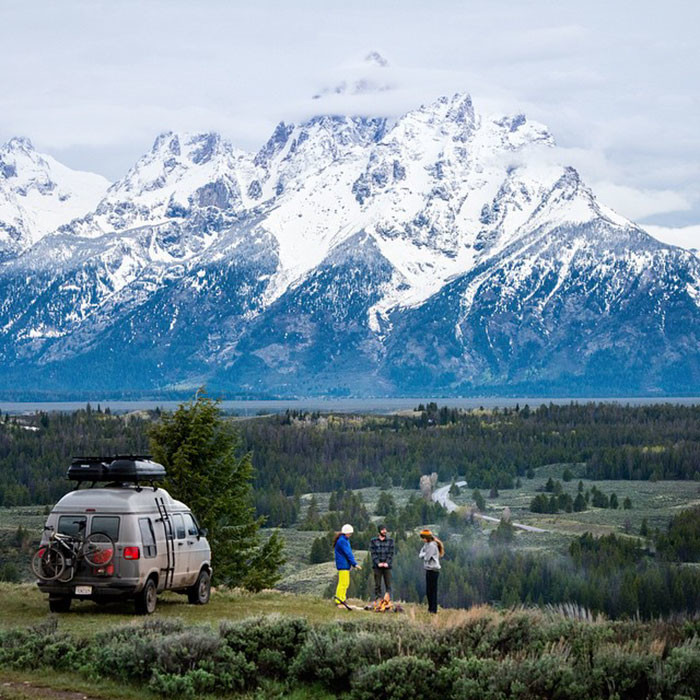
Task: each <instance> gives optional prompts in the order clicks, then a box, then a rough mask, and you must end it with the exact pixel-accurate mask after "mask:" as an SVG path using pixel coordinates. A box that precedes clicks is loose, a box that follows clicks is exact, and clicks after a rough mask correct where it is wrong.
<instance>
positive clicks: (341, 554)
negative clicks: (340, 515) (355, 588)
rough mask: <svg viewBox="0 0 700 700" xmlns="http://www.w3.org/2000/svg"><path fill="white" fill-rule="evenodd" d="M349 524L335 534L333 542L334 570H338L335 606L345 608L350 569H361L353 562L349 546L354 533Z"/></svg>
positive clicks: (353, 557)
mask: <svg viewBox="0 0 700 700" xmlns="http://www.w3.org/2000/svg"><path fill="white" fill-rule="evenodd" d="M354 531H355V530H354V528H353V526H352V525H350V524H345V525H343V527H342V528H340V532H338V533H336V535H335V540H334V541H333V549H334V550H335V568H336V569H337V570H338V585H337V587H336V589H335V604H336V606H337V607H339V608H341V607H343V608H347V607H348V604H347V603H346V601H345V598H346V595H347V592H348V586H349V585H350V569H361V568H362V567H361V566H360V565H359V564H358V563H357V562H356V561H355V556H354V555H353V553H352V547H351V546H350V535H352V533H353V532H354Z"/></svg>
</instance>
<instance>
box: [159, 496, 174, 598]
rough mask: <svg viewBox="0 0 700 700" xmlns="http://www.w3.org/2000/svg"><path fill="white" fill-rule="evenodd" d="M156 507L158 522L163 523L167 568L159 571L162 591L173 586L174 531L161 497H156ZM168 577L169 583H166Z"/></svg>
mask: <svg viewBox="0 0 700 700" xmlns="http://www.w3.org/2000/svg"><path fill="white" fill-rule="evenodd" d="M155 500H156V507H157V508H158V514H159V515H160V521H161V522H162V523H163V532H164V533H165V554H166V563H167V566H166V567H165V568H164V569H161V571H163V572H165V580H164V585H163V590H165V589H167V588H168V586H169V585H170V586H172V585H173V577H174V576H175V530H174V528H173V522H172V519H171V518H170V514H169V513H168V509H167V508H166V506H165V499H164V498H163V497H162V496H156V499H155ZM168 576H169V577H170V583H168Z"/></svg>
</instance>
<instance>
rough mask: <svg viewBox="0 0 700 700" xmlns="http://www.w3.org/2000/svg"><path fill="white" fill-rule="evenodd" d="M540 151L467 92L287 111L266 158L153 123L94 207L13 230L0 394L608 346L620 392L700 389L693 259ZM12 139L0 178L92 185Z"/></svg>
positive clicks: (462, 374)
mask: <svg viewBox="0 0 700 700" xmlns="http://www.w3.org/2000/svg"><path fill="white" fill-rule="evenodd" d="M11 143H12V142H11ZM553 145H554V140H553V138H552V136H551V134H550V133H549V132H548V130H547V129H546V127H544V126H543V125H541V124H538V123H536V122H532V121H529V120H528V119H527V118H526V117H525V116H524V115H521V114H519V115H514V116H503V115H496V116H489V115H482V114H479V113H478V112H477V111H476V110H475V109H474V106H473V104H472V101H471V98H470V97H469V95H466V94H455V95H453V96H452V97H443V98H440V99H438V100H436V101H435V102H433V103H432V104H429V105H424V106H422V107H420V108H418V109H416V110H413V111H411V112H408V113H407V114H405V115H404V116H402V117H400V118H398V119H396V120H395V121H394V122H393V123H389V122H388V121H387V120H385V119H381V118H367V117H360V116H339V115H320V116H317V117H313V118H311V119H309V120H307V121H306V122H303V123H300V124H286V123H284V122H281V123H280V124H279V125H278V126H277V127H276V129H275V130H274V133H273V134H272V136H271V137H270V139H269V140H268V141H267V143H266V144H264V145H263V147H262V148H261V149H260V150H259V151H258V153H257V154H250V153H245V152H243V151H241V150H239V149H236V148H235V147H234V146H233V145H232V144H230V143H229V142H228V141H226V140H225V139H223V138H222V137H221V136H219V135H218V134H213V133H202V134H176V133H172V132H165V133H163V134H161V135H160V136H159V137H158V138H157V139H156V141H155V143H154V145H153V147H152V149H151V150H150V151H149V152H148V153H146V154H145V155H144V156H143V157H142V158H140V159H139V160H138V161H137V163H136V164H135V165H134V166H133V167H132V168H131V169H130V170H129V172H128V173H127V174H126V175H125V176H124V177H123V178H122V179H120V180H119V181H117V182H115V183H113V184H112V185H111V186H109V188H106V187H104V185H105V183H104V182H101V186H102V187H103V189H102V191H101V192H100V193H99V196H98V197H97V198H96V199H97V200H99V201H94V203H93V206H92V209H90V210H89V211H81V212H80V215H79V216H74V217H72V218H70V220H68V217H66V218H65V219H63V220H61V217H63V216H65V214H64V212H63V210H62V211H61V217H59V218H58V219H56V220H57V221H58V225H57V226H55V227H54V228H53V229H52V230H48V229H47V228H46V226H44V228H41V227H35V228H34V229H31V231H30V229H26V232H25V233H23V237H22V238H21V241H20V237H19V236H15V237H14V238H12V241H13V242H14V243H13V246H14V247H13V246H6V250H7V251H8V252H6V254H5V261H4V262H3V263H0V289H2V291H3V292H4V297H3V298H1V299H0V356H2V358H3V360H4V362H5V365H6V367H7V368H9V369H8V370H7V372H6V374H5V377H4V378H3V377H2V376H0V390H2V385H3V380H4V382H5V383H6V384H7V385H8V386H9V385H10V382H11V381H12V379H13V377H16V376H20V375H21V376H23V377H26V376H34V377H36V378H37V381H39V379H38V378H41V381H42V382H43V381H45V380H46V377H47V376H52V377H57V376H58V375H57V374H56V373H57V372H58V368H61V372H64V373H65V377H61V378H59V379H52V380H51V381H50V382H49V385H51V386H55V387H56V391H65V390H66V387H67V386H69V385H70V386H71V387H74V386H75V385H76V382H78V383H79V384H80V383H81V382H88V381H89V380H90V378H92V381H94V382H97V384H98V385H100V386H104V387H105V388H109V387H111V388H113V389H114V390H124V389H125V387H128V388H129V390H133V391H142V390H146V389H158V390H167V391H174V390H176V389H178V388H184V387H187V386H195V385H197V383H201V382H203V381H209V382H210V383H213V385H214V386H219V387H221V388H222V389H227V390H230V391H234V392H243V393H248V394H261V395H267V394H271V395H278V394H290V393H291V394H298V393H328V392H330V393H337V392H340V393H343V392H346V391H353V392H356V393H358V394H370V393H380V394H397V393H398V394H400V393H406V392H409V393H410V392H412V391H422V392H426V391H427V392H432V391H440V392H442V393H453V392H460V391H461V392H470V391H477V390H480V391H483V390H488V391H504V390H506V389H507V387H513V386H522V387H526V388H528V390H535V391H538V390H540V389H542V390H544V387H552V390H557V391H558V390H560V389H558V388H557V387H559V386H560V385H561V386H567V385H572V386H574V385H575V386H580V387H581V390H582V391H583V390H584V389H585V388H586V387H590V388H589V389H588V390H589V391H596V390H597V389H596V387H601V386H609V384H610V382H609V377H607V375H606V372H607V371H608V369H609V367H611V366H613V365H614V364H615V362H618V361H619V362H621V363H622V364H623V365H625V364H626V366H627V368H628V371H629V372H630V377H631V379H630V382H628V385H629V386H626V391H628V392H629V391H651V392H664V391H667V390H668V387H670V386H672V385H674V384H673V383H674V382H676V381H680V380H679V378H680V376H681V375H684V374H686V375H687V373H688V371H689V369H688V368H690V374H691V376H692V377H695V376H696V375H695V374H693V372H696V370H697V371H698V375H697V381H698V384H699V385H700V353H699V351H698V344H697V343H696V342H695V340H696V339H697V337H698V335H700V333H699V332H698V328H699V326H698V320H699V319H700V270H699V268H698V260H697V258H695V257H694V256H692V255H691V254H689V253H685V252H683V251H680V250H678V249H674V248H668V247H666V246H664V245H662V244H661V243H659V242H658V241H656V240H655V239H653V238H651V237H650V236H648V235H647V234H646V233H644V231H642V230H641V229H640V228H639V227H638V226H636V225H634V224H633V223H631V222H629V221H628V220H626V219H625V218H624V217H621V216H619V215H617V214H616V213H615V212H613V211H612V210H610V209H609V208H607V207H605V206H604V205H602V204H601V203H599V202H598V201H597V200H596V198H595V197H594V195H593V193H592V192H591V191H590V189H589V188H587V187H586V185H585V184H584V183H583V182H582V181H581V178H580V177H579V175H578V173H577V172H576V171H575V170H574V169H573V168H569V167H562V166H560V165H557V164H555V163H554V162H553V159H552V158H551V157H547V153H548V152H549V151H551V149H552V147H553ZM10 150H12V152H15V151H23V153H24V152H25V151H26V153H24V155H23V156H22V157H23V158H25V161H24V165H23V163H22V162H21V161H19V160H17V159H15V160H14V161H12V160H10V158H9V157H6V156H4V155H3V157H2V158H1V159H0V163H2V164H3V165H2V168H5V170H0V172H2V177H0V194H2V193H3V192H5V191H9V186H8V184H7V183H12V182H14V181H16V183H19V182H27V183H30V185H31V188H33V189H34V190H36V191H37V192H41V191H42V188H43V189H44V190H46V192H49V193H52V192H54V191H57V192H60V193H63V192H66V193H68V194H69V197H68V199H70V197H74V198H75V201H76V203H77V202H78V201H80V202H81V206H82V202H85V201H87V199H88V196H87V195H86V196H85V197H84V198H83V199H81V200H79V197H78V195H77V194H74V193H73V192H72V191H69V190H68V185H67V184H63V185H59V184H56V185H54V186H53V187H52V186H51V185H42V183H43V182H45V180H42V177H43V175H42V174H41V173H45V172H48V170H49V167H48V166H42V167H43V170H41V171H40V172H39V174H37V171H36V167H38V166H35V165H32V166H31V167H29V165H27V164H28V163H31V164H35V163H49V164H51V161H50V160H49V159H48V158H45V157H43V156H40V155H39V154H36V152H35V151H33V149H31V146H30V145H26V144H25V145H23V143H22V142H18V143H15V144H14V145H13V146H12V147H11V149H10V148H9V144H8V146H6V147H5V148H4V149H3V150H2V151H0V153H1V154H4V153H5V152H6V151H7V152H8V153H9V152H10ZM19 166H21V167H19ZM13 168H14V170H15V171H13ZM31 168H34V170H32V169H31ZM65 170H67V169H65ZM6 171H7V172H6ZM20 171H21V172H20ZM51 172H52V173H55V172H59V169H58V168H56V167H55V166H53V165H52V164H51ZM8 173H9V174H10V175H9V177H8ZM60 174H62V175H64V176H65V173H64V172H61V173H60ZM22 178H24V179H22ZM56 179H57V180H58V176H56ZM64 181H65V182H66V183H68V182H71V181H70V180H69V178H67V177H64ZM73 181H75V180H73ZM51 182H53V180H51ZM86 182H88V180H86ZM16 183H15V184H16ZM89 183H90V185H91V187H92V186H95V189H91V190H90V196H91V197H95V192H96V191H97V188H96V183H97V180H89ZM61 187H63V189H60V188H61ZM12 192H13V193H14V194H13V197H14V199H13V201H15V200H18V198H19V197H21V196H22V195H21V194H18V192H19V189H18V188H17V187H15V189H14V190H12ZM40 196H48V195H46V194H40ZM57 196H58V201H68V199H65V200H60V196H61V194H59V195H57ZM0 201H2V200H0ZM8 201H9V200H8ZM50 201H52V202H53V199H51V200H50ZM13 211H16V209H15V210H13ZM66 211H67V210H66ZM2 212H4V210H3V209H0V222H2V221H7V220H8V217H7V216H5V217H4V218H3V216H2ZM32 216H35V217H36V214H35V212H33V211H31V210H27V213H25V214H24V218H23V219H22V222H23V226H25V227H27V226H29V227H31V224H32V221H33V219H32V218H31V217H32ZM57 216H58V215H57ZM15 220H17V219H16V217H15ZM42 221H44V222H47V221H49V218H48V217H45V218H44V219H42ZM1 226H2V224H0V235H1V232H2V231H7V230H9V228H7V227H6V228H5V229H3V228H1ZM6 239H7V240H10V236H9V235H8V234H6ZM1 240H2V239H0V241H1ZM17 241H20V242H19V243H17ZM670 320H671V327H670V328H669V321H670ZM652 350H653V351H654V352H655V353H656V356H655V357H651V356H650V357H649V358H648V362H647V359H643V358H645V357H646V355H647V354H648V353H650V352H652ZM638 351H639V352H638ZM630 353H631V356H630ZM133 355H136V356H137V357H138V359H137V360H136V361H135V360H134V357H133ZM608 355H609V356H610V357H613V358H615V359H614V361H612V360H611V359H610V357H608ZM572 357H577V358H578V359H577V362H574V363H572V362H571V359H572ZM606 358H607V359H606ZM645 363H646V364H647V366H646V367H644V365H645ZM86 368H87V369H86ZM14 372H18V373H19V374H18V375H16V374H14ZM61 372H58V374H60V373H61ZM601 376H602V377H605V378H604V379H601ZM566 377H569V379H566ZM618 379H619V381H621V382H623V383H624V376H622V377H619V378H618ZM69 382H72V383H70V384H69ZM567 382H568V384H567ZM562 383H563V384H562ZM346 387H353V389H347V388H346ZM529 387H533V388H532V389H531V388H529ZM699 388H700V386H699ZM621 390H622V389H621Z"/></svg>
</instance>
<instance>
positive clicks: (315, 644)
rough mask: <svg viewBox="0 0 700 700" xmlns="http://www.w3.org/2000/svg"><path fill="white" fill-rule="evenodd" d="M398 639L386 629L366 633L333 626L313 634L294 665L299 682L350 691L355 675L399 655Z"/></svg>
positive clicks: (294, 671)
mask: <svg viewBox="0 0 700 700" xmlns="http://www.w3.org/2000/svg"><path fill="white" fill-rule="evenodd" d="M398 651H399V649H398V639H397V637H396V636H394V635H391V634H390V633H388V632H387V631H386V630H382V631H376V632H374V631H372V632H369V631H366V630H363V629H355V630H353V629H352V628H348V627H346V626H343V625H333V626H330V625H329V626H326V627H322V628H319V629H317V630H312V631H311V632H309V634H308V637H307V639H306V643H305V644H304V646H303V647H302V648H301V649H300V650H299V654H298V656H297V657H296V659H295V661H294V664H293V666H292V674H293V675H294V677H296V678H297V679H299V680H305V681H316V680H318V681H321V682H322V683H324V684H325V685H327V686H329V687H330V688H333V689H336V690H339V689H342V688H348V687H349V685H350V677H351V675H352V674H353V672H354V671H355V670H356V669H358V668H361V667H363V666H367V665H372V664H378V663H381V662H382V661H385V660H386V659H389V658H391V657H393V656H396V655H397V654H398Z"/></svg>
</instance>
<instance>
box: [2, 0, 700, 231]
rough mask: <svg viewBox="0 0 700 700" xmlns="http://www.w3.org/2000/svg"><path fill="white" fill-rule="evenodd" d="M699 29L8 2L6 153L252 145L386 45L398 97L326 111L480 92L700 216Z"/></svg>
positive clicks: (123, 159)
mask: <svg viewBox="0 0 700 700" xmlns="http://www.w3.org/2000/svg"><path fill="white" fill-rule="evenodd" d="M698 25H700V3H695V2H688V1H687V0H666V2H665V3H664V4H663V5H660V4H659V3H658V2H657V0H638V2H636V3H634V5H631V4H630V3H626V2H622V3H610V2H609V0H589V1H588V2H587V3H585V5H582V4H581V3H552V2H551V0H531V1H530V2H527V3H515V2H507V3H498V2H494V3H484V2H481V1H480V0H465V2H460V3H457V2H454V0H434V1H433V2H431V3H425V2H423V1H422V0H384V1H383V2H381V3H377V2H376V0H355V2H353V3H328V2H327V0H303V1H302V2H298V3H289V2H283V1H282V0H260V2H257V3H241V2H230V0H208V1H207V2H206V3H192V2H189V1H186V0H149V2H148V3H144V2H141V1H140V0H120V2H118V3H117V2H113V1H112V0H89V1H88V0H63V2H61V3H33V2H26V0H3V2H2V3H0V43H1V45H2V47H3V51H2V53H1V54H0V141H3V140H6V139H8V138H10V137H11V136H14V135H26V136H29V137H30V138H32V140H33V141H34V142H35V144H36V145H37V146H38V147H41V148H43V149H45V150H46V151H48V152H49V153H56V154H57V155H58V154H59V153H63V154H65V155H68V156H69V157H70V158H71V159H72V160H69V161H68V162H67V164H68V165H70V166H72V167H77V168H82V169H92V170H97V171H99V172H103V173H104V174H106V175H108V176H109V177H111V178H117V177H119V176H121V175H122V174H123V172H124V171H125V170H126V169H127V168H128V167H129V165H130V164H132V163H133V161H135V160H136V158H138V157H139V156H140V155H141V152H142V144H144V143H150V142H152V140H153V138H154V137H155V136H156V134H158V133H159V132H161V131H163V130H166V129H170V128H175V129H189V130H207V129H217V130H220V131H221V132H222V133H223V134H224V135H225V136H226V137H228V138H230V139H231V140H232V141H233V142H234V143H236V144H237V145H240V146H241V147H243V148H247V149H255V148H257V147H259V146H260V145H261V144H262V143H263V142H264V140H265V139H266V138H267V137H268V135H269V133H270V130H271V127H272V126H273V125H274V124H275V122H277V121H279V120H282V119H284V120H287V121H289V120H295V119H299V118H304V117H307V116H310V115H311V114H313V113H314V110H315V109H318V108H319V105H320V103H321V102H322V100H312V99H311V96H312V95H313V94H315V93H317V92H318V91H319V89H321V88H323V87H324V86H333V85H335V84H337V82H338V81H339V80H343V79H345V78H346V77H347V76H353V75H356V74H357V73H358V71H359V73H362V71H363V70H364V67H362V65H361V64H360V63H358V61H361V59H362V58H363V57H364V56H365V55H366V54H367V53H368V52H369V51H371V50H373V49H376V50H379V51H380V52H382V54H384V55H385V56H386V57H387V58H388V59H389V61H390V64H391V65H390V67H389V68H388V69H387V75H388V82H390V84H391V85H392V86H396V89H395V90H392V91H386V92H380V93H377V94H375V95H368V94H359V95H336V96H333V97H332V98H331V97H329V98H328V100H327V102H326V106H327V108H328V109H329V110H333V111H347V112H354V113H361V112H370V113H372V114H389V115H397V114H400V113H402V112H404V111H406V110H408V109H412V108H415V107H417V106H418V105H420V104H421V103H425V102H429V101H431V100H432V99H434V98H435V97H437V96H439V95H440V94H450V93H454V92H465V91H466V92H471V94H472V96H473V97H474V101H475V104H476V106H477V108H479V109H482V110H485V111H500V112H505V113H517V112H525V113H526V114H527V115H528V117H529V118H533V119H536V120H537V121H540V122H542V123H544V124H546V125H547V126H548V127H549V128H550V130H551V132H552V134H553V135H554V137H555V139H556V140H557V142H558V143H559V144H560V146H561V147H562V154H563V156H565V155H568V156H569V157H570V160H569V161H568V162H570V163H571V164H573V165H574V166H575V167H577V168H578V169H580V171H581V173H582V175H583V177H584V179H585V180H586V181H587V182H589V183H602V185H601V186H600V187H599V186H597V185H595V184H594V187H595V189H596V191H597V192H598V194H599V195H600V196H601V200H603V201H605V202H606V203H609V204H611V205H612V206H613V207H615V208H617V209H618V210H619V211H620V212H621V213H623V214H626V215H627V216H630V217H632V218H640V216H642V215H643V214H644V213H645V212H653V213H656V214H657V216H658V215H663V212H670V211H672V210H678V209H679V208H680V209H682V210H685V211H688V207H689V206H690V207H692V208H693V209H691V211H695V208H697V209H698V217H697V218H696V219H695V220H700V201H698V199H699V198H698V193H697V182H698V180H699V179H700V129H698V128H697V125H698V124H700V95H699V93H698V90H697V86H698V85H699V84H700V46H699V45H698V42H697V40H696V36H695V34H696V30H697V26H698ZM120 149H121V150H120ZM563 160H564V161H565V162H566V160H565V159H564V158H563ZM601 187H602V189H601ZM605 193H607V194H605ZM608 194H609V195H610V197H612V199H610V200H608V199H606V197H607V196H608ZM656 223H661V222H659V221H656ZM663 223H669V222H668V221H666V222H663ZM688 223H692V221H689V222H688Z"/></svg>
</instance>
